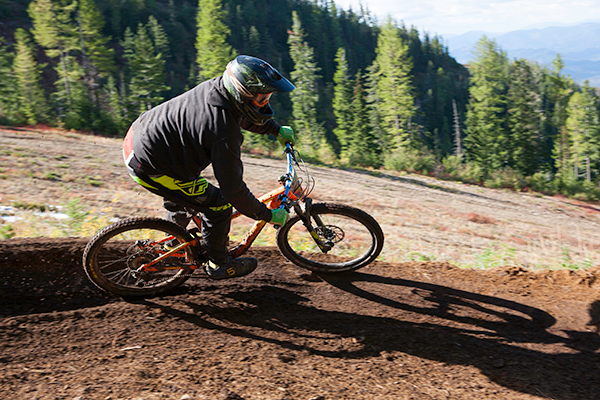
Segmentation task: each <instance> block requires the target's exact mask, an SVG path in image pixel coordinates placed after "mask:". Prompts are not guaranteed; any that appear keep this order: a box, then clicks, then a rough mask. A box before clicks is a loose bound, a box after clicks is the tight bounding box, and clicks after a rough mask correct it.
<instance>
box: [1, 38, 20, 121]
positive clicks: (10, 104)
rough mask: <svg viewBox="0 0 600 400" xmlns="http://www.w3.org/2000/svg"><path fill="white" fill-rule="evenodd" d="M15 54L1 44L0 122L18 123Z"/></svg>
mask: <svg viewBox="0 0 600 400" xmlns="http://www.w3.org/2000/svg"><path fill="white" fill-rule="evenodd" d="M13 58H14V57H13V54H11V53H9V52H8V51H7V46H6V45H4V43H2V45H0V124H5V125H9V124H13V123H17V122H18V121H17V119H18V110H19V99H18V90H17V81H16V77H15V74H14V73H13Z"/></svg>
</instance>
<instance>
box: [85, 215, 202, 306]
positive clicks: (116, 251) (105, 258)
mask: <svg viewBox="0 0 600 400" xmlns="http://www.w3.org/2000/svg"><path fill="white" fill-rule="evenodd" d="M191 240H193V238H192V236H191V235H190V234H189V233H188V232H187V231H186V230H185V229H183V228H182V227H180V226H178V225H176V224H174V223H172V222H169V221H166V220H163V219H160V218H130V219H124V220H121V221H118V222H115V223H114V224H112V225H109V226H107V227H106V228H104V229H102V230H101V231H100V232H98V233H97V234H96V235H95V236H94V237H93V238H92V240H90V242H89V243H88V245H87V246H86V248H85V250H84V252H83V267H84V270H85V273H86V274H87V276H88V278H89V279H90V280H91V281H92V282H93V283H94V284H95V285H96V286H98V287H99V288H100V289H103V290H105V291H107V292H110V293H113V294H116V295H119V296H124V297H127V296H153V295H157V294H159V293H163V292H165V291H167V290H170V289H173V288H175V287H177V286H179V285H181V284H182V283H183V282H184V281H185V280H186V279H187V278H188V277H189V276H190V275H191V273H192V272H193V270H192V266H193V265H194V264H193V260H194V249H193V247H192V246H188V247H185V248H184V249H182V250H179V251H178V252H176V253H173V254H172V255H171V256H169V257H166V258H164V259H162V260H160V261H158V262H155V260H156V259H157V258H158V257H160V256H162V255H164V254H165V253H166V252H167V251H168V250H169V248H173V247H175V246H176V245H178V244H180V243H185V242H189V241H191ZM152 262H154V264H153V265H152V266H151V268H148V270H144V271H142V270H140V267H142V266H144V265H147V264H149V263H152Z"/></svg>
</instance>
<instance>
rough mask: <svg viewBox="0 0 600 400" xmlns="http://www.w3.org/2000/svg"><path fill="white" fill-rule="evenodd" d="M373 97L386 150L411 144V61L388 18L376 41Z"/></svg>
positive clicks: (413, 112)
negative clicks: (377, 102) (376, 99)
mask: <svg viewBox="0 0 600 400" xmlns="http://www.w3.org/2000/svg"><path fill="white" fill-rule="evenodd" d="M375 52H376V58H375V61H376V62H377V66H378V71H377V74H376V79H377V97H378V98H379V109H380V111H379V113H380V116H381V129H382V130H383V133H384V141H385V143H386V145H387V146H388V147H389V148H396V147H404V146H406V145H408V144H409V142H410V141H411V137H410V133H411V132H409V124H410V121H411V117H412V116H413V115H415V107H414V97H413V94H412V91H413V88H412V83H411V70H412V61H411V60H410V58H409V55H408V46H407V45H406V44H405V43H404V41H403V40H402V38H401V37H400V34H399V31H398V27H397V26H396V24H395V22H394V21H393V20H392V19H391V18H388V19H387V21H386V22H385V23H384V24H383V25H382V27H381V32H380V33H379V37H378V40H377V49H376V50H375Z"/></svg>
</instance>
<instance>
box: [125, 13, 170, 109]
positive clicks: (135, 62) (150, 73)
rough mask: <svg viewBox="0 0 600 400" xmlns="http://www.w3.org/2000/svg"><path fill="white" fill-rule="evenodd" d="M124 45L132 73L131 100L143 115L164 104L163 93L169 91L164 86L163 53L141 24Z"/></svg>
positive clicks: (128, 34)
mask: <svg viewBox="0 0 600 400" xmlns="http://www.w3.org/2000/svg"><path fill="white" fill-rule="evenodd" d="M132 41H133V43H132ZM124 43H125V46H126V47H127V49H126V53H125V55H126V57H127V59H128V64H129V70H130V71H131V80H130V81H129V98H130V101H131V102H132V103H133V104H134V105H137V110H138V111H139V112H140V113H142V112H144V111H147V110H149V109H150V108H152V107H153V106H155V105H157V104H158V103H160V102H162V101H163V99H164V97H162V92H164V91H166V90H169V87H168V86H166V85H165V84H164V82H165V60H164V59H163V58H162V54H161V53H157V52H156V49H155V47H154V44H153V43H152V40H151V39H150V36H149V35H148V30H147V29H146V27H145V26H144V25H143V24H141V23H140V24H139V25H138V29H137V32H136V35H135V37H134V38H133V39H132V34H131V33H127V34H126V38H125V42H124Z"/></svg>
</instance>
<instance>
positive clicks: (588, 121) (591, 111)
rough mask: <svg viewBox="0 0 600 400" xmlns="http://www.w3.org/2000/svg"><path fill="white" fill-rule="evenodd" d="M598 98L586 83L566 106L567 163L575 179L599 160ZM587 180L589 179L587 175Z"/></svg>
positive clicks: (599, 125)
mask: <svg viewBox="0 0 600 400" xmlns="http://www.w3.org/2000/svg"><path fill="white" fill-rule="evenodd" d="M597 102H598V98H597V96H596V94H595V93H593V92H592V90H591V88H590V87H589V86H588V84H587V82H586V84H585V85H584V86H583V88H582V90H581V92H577V93H574V94H573V95H572V96H571V98H570V99H569V103H568V105H567V109H566V112H567V115H568V117H567V120H566V129H567V132H568V134H569V139H570V140H569V155H570V159H569V163H570V165H571V166H572V167H573V174H574V176H575V178H577V177H578V176H580V175H581V172H583V171H585V172H587V170H588V169H589V167H590V165H597V164H598V161H599V159H600V124H599V115H598V108H597ZM587 178H588V180H590V177H589V175H588V177H587Z"/></svg>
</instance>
